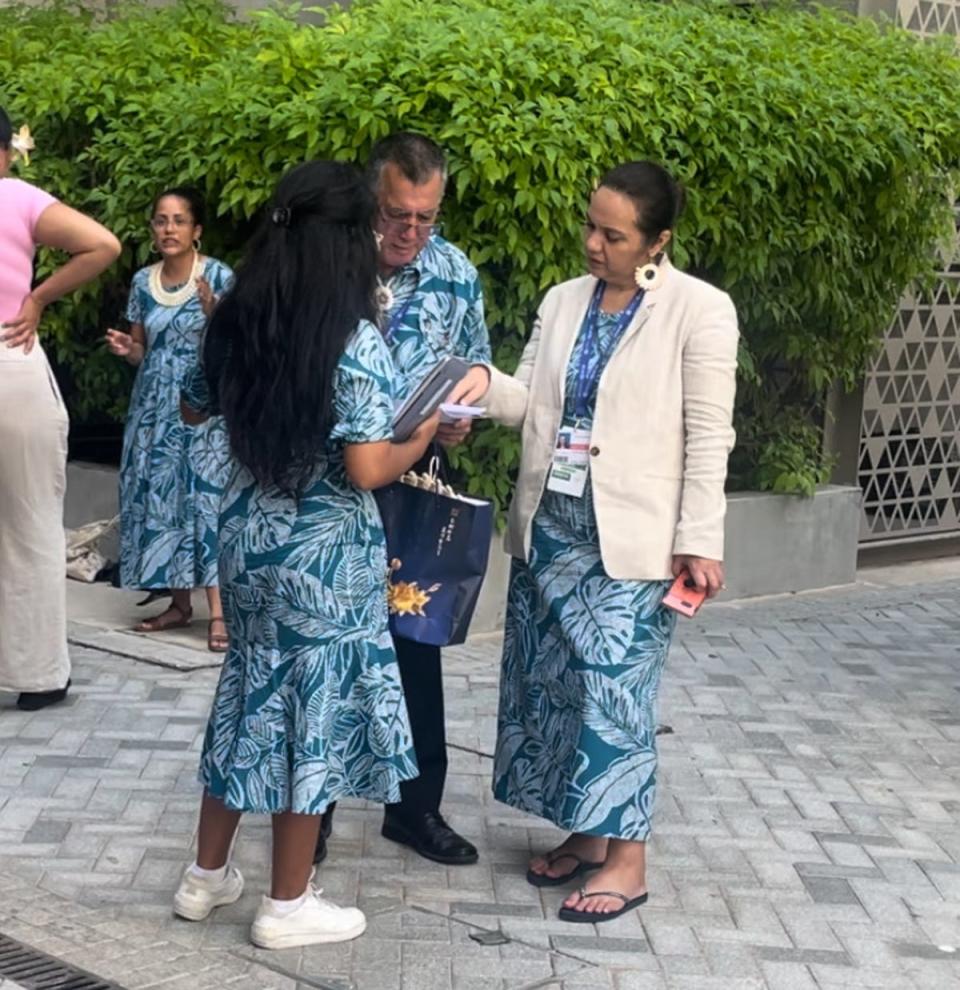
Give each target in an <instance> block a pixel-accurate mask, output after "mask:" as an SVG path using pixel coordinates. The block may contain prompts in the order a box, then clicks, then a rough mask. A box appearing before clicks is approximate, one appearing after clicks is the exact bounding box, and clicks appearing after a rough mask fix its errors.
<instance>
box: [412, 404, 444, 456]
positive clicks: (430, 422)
mask: <svg viewBox="0 0 960 990" xmlns="http://www.w3.org/2000/svg"><path fill="white" fill-rule="evenodd" d="M439 427H440V410H439V409H438V410H437V411H436V412H435V413H434V414H433V415H432V416H431V417H430V418H429V419H425V420H424V421H423V422H422V423H421V424H420V425H419V426H418V427H417V428H416V429H415V430H414V431H413V433H411V434H410V437H409V438H408V440H407V443H411V444H414V443H415V444H421V443H422V444H423V445H424V447H426V446H427V445H428V444H429V443H430V441H431V440H432V439H433V438H434V437H435V436H436V435H437V430H438V429H439Z"/></svg>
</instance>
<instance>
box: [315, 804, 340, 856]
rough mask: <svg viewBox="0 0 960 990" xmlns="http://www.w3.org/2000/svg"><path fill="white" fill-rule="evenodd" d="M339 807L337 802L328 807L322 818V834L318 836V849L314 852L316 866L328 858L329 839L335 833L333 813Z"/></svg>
mask: <svg viewBox="0 0 960 990" xmlns="http://www.w3.org/2000/svg"><path fill="white" fill-rule="evenodd" d="M336 807H337V802H336V801H334V802H333V804H330V805H328V806H327V810H326V811H325V812H324V813H323V815H322V816H321V818H320V834H319V835H318V836H317V848H316V849H315V850H314V851H313V864H314V866H316V865H318V864H319V863H322V862H323V861H324V860H325V859H326V858H327V839H329V838H330V833H331V832H332V831H333V812H334V810H335V809H336Z"/></svg>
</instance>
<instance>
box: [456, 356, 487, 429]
mask: <svg viewBox="0 0 960 990" xmlns="http://www.w3.org/2000/svg"><path fill="white" fill-rule="evenodd" d="M489 388H490V372H489V370H488V369H487V368H485V367H484V366H483V365H482V364H475V365H474V366H473V367H472V368H471V369H470V370H469V371H468V372H467V373H466V374H465V375H464V376H463V378H461V379H460V381H458V382H457V384H456V385H454V386H453V389H452V390H451V392H450V394H449V395H448V396H447V402H449V403H450V404H451V405H457V406H472V405H473V404H474V403H475V402H476V401H477V400H478V399H482V398H483V397H484V396H485V395H486V394H487V391H488V389H489ZM467 432H469V430H468V431H467Z"/></svg>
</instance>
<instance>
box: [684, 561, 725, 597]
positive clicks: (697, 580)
mask: <svg viewBox="0 0 960 990" xmlns="http://www.w3.org/2000/svg"><path fill="white" fill-rule="evenodd" d="M671 569H672V571H673V576H674V577H679V576H680V573H681V571H689V573H690V577H691V578H692V579H693V583H694V584H695V585H696V586H697V588H698V589H699V590H700V591H705V592H706V593H707V598H713V597H715V596H716V595H717V594H718V593H719V592H720V591H721V590H722V589H723V588H724V587H726V585H724V583H723V580H724V574H723V561H722V560H710V559H709V557H692V556H690V555H689V554H678V555H677V556H675V557H674V558H673V567H672V568H671Z"/></svg>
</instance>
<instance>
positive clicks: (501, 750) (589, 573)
mask: <svg viewBox="0 0 960 990" xmlns="http://www.w3.org/2000/svg"><path fill="white" fill-rule="evenodd" d="M669 584H670V583H669V582H668V581H623V580H615V579H613V578H611V577H609V576H608V575H607V574H606V572H605V571H604V569H603V563H602V561H601V559H600V544H599V537H598V534H597V525H596V518H595V516H594V511H593V501H592V497H591V491H590V485H587V490H586V493H585V494H584V497H582V498H574V497H572V496H569V495H562V494H558V493H555V492H550V491H547V492H546V493H545V494H544V497H543V500H542V502H541V504H540V508H539V509H538V511H537V514H536V516H535V518H534V522H533V532H532V549H531V554H530V560H529V563H524V562H523V561H519V560H514V562H513V569H512V573H511V580H510V594H509V599H508V603H507V620H506V630H505V638H504V648H503V669H502V674H501V682H500V713H499V720H498V734H497V751H496V760H495V765H494V788H493V789H494V796H495V797H496V798H497V800H498V801H502V802H503V803H505V804H508V805H510V806H512V807H514V808H518V809H520V810H521V811H528V812H530V813H531V814H535V815H539V816H541V817H542V818H546V819H548V820H549V821H551V822H553V823H554V824H555V825H558V826H559V827H560V828H562V829H564V830H566V831H570V832H583V833H587V834H590V835H598V836H607V837H611V838H621V839H632V840H637V841H643V840H646V839H647V838H648V836H649V834H650V819H651V815H652V812H653V804H654V792H655V783H656V768H657V752H656V725H657V720H656V699H657V692H658V689H659V686H660V675H661V672H662V670H663V665H664V661H665V659H666V655H667V651H668V649H669V646H670V638H671V636H672V633H673V629H674V626H675V621H676V620H675V613H674V612H672V611H671V610H670V609H667V608H664V607H663V605H662V604H661V602H662V600H663V596H664V594H665V592H666V590H667V588H668V587H669Z"/></svg>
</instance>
